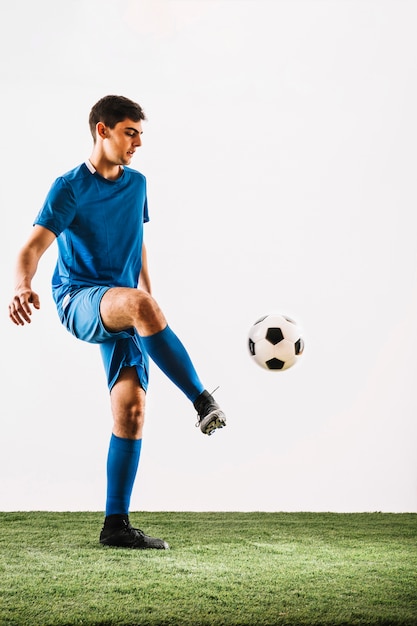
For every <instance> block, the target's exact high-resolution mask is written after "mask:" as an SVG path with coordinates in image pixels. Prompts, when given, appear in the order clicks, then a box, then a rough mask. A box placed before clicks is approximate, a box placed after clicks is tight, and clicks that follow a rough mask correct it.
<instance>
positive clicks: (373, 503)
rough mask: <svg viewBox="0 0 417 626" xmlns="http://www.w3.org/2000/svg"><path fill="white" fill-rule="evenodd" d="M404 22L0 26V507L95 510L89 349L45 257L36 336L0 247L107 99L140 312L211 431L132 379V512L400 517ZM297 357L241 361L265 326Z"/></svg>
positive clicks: (85, 14) (34, 20)
mask: <svg viewBox="0 0 417 626" xmlns="http://www.w3.org/2000/svg"><path fill="white" fill-rule="evenodd" d="M416 18H417V4H416V3H415V2H413V1H409V2H408V1H407V0H392V1H389V0H375V1H370V0H351V1H348V0H327V1H326V0H305V1H302V0H276V1H273V0H270V1H267V0H195V1H191V0H188V1H186V0H184V1H179V0H148V1H144V0H142V1H141V0H136V1H135V0H131V1H128V0H123V1H117V0H67V1H66V2H56V0H40V1H37V2H31V0H15V1H14V2H8V3H2V5H1V8H0V48H1V50H0V52H1V54H0V67H1V99H0V112H1V185H0V204H1V216H2V228H1V231H0V244H1V258H2V262H1V268H0V271H1V293H0V298H1V302H0V304H1V311H2V315H1V317H0V330H1V339H2V341H1V346H2V348H1V352H2V363H3V366H2V376H1V442H0V477H1V488H0V509H1V510H17V509H19V510H31V509H35V510H42V509H51V510H102V509H103V506H104V497H105V462H106V455H107V447H108V441H109V437H110V432H111V415H110V410H109V403H108V393H107V387H106V381H105V377H104V372H103V369H102V365H101V360H100V354H99V350H98V349H97V348H96V347H94V346H90V345H87V344H83V343H81V342H78V341H77V340H75V339H74V338H72V337H71V336H70V335H69V334H68V333H67V332H66V331H65V330H64V329H63V328H62V327H61V326H60V323H59V320H58V317H57V315H56V312H55V309H54V305H53V303H52V298H51V294H50V284H49V283H50V275H51V272H52V270H53V266H54V262H55V254H56V248H55V245H54V246H53V247H52V249H50V250H49V251H48V252H47V254H46V255H45V257H44V258H43V259H42V261H41V265H40V267H39V271H38V274H37V277H36V280H35V282H34V288H35V290H36V291H38V293H39V294H40V296H41V303H42V309H41V311H40V312H36V313H35V314H34V316H33V323H32V324H31V325H30V327H25V328H16V327H14V326H13V325H12V324H11V323H10V322H9V320H8V317H7V305H8V302H9V300H10V299H11V297H12V294H13V267H14V261H15V258H16V254H17V251H18V249H19V247H20V245H22V244H23V242H24V240H25V239H26V237H27V236H28V234H29V232H30V230H31V225H32V221H33V218H34V217H35V215H36V214H37V212H38V210H39V208H40V206H41V204H42V202H43V200H44V197H45V195H46V193H47V191H48V189H49V187H50V185H51V183H52V181H53V180H54V179H55V177H56V176H58V175H60V174H61V173H63V172H65V171H67V170H69V169H71V168H72V167H74V166H76V165H78V164H79V163H80V162H82V161H83V160H84V159H85V158H86V157H88V156H89V154H90V150H91V138H90V136H89V130H88V123H87V120H88V113H89V110H90V108H91V106H92V105H93V104H94V103H95V102H96V101H97V100H98V99H99V98H100V97H102V96H104V95H106V94H109V93H116V94H122V95H126V96H128V97H130V98H132V99H134V100H136V101H138V102H140V103H141V105H142V106H143V107H144V109H145V112H146V114H147V117H148V122H147V123H146V124H145V126H144V130H145V132H144V135H143V141H144V145H143V147H142V149H141V150H140V151H139V152H138V153H137V154H136V156H135V160H134V162H133V163H132V165H133V166H134V167H136V168H137V169H139V170H140V171H142V172H143V173H144V174H145V175H146V177H147V179H148V192H149V206H150V211H151V222H150V223H149V224H147V225H146V235H145V236H146V241H147V245H148V253H149V259H150V268H151V275H152V278H153V288H154V294H155V296H156V297H157V299H158V301H159V302H160V304H161V306H162V308H163V310H164V311H165V314H166V316H167V317H168V320H169V323H170V325H171V326H172V328H173V329H174V330H175V331H176V332H177V334H178V335H179V336H180V337H181V338H182V340H183V342H184V343H185V345H186V346H187V348H188V350H189V352H190V354H191V356H192V358H193V360H194V362H195V365H196V367H197V369H198V371H199V374H200V376H201V378H202V379H203V382H204V384H205V385H206V386H207V387H208V388H209V389H210V390H211V389H213V388H214V387H216V386H217V385H220V389H219V390H218V391H217V392H216V398H217V399H218V401H219V402H220V403H221V404H222V406H223V407H224V409H225V411H226V412H227V414H228V426H227V428H226V429H224V430H223V431H219V432H217V433H215V435H213V436H212V437H204V436H203V435H202V434H201V433H200V431H199V430H198V429H196V428H194V423H195V414H194V409H193V408H192V406H191V405H190V404H189V403H188V401H187V400H186V398H185V397H183V396H182V395H181V393H180V392H179V391H178V390H177V389H176V388H175V387H174V386H173V385H172V383H170V382H169V381H168V380H167V379H166V378H164V377H163V376H162V374H160V373H159V371H158V370H156V368H152V373H151V386H150V391H149V394H148V410H147V424H146V429H145V437H144V446H143V454H142V459H141V465H140V470H139V476H138V480H137V483H136V487H135V491H134V496H133V499H132V509H134V510H138V509H144V510H229V511H232V510H241V511H250V510H264V511H302V510H309V511H328V510H329V511H340V512H350V511H375V510H378V511H394V512H401V511H411V512H416V511H417V467H416V466H417V462H416V435H417V425H416V413H417V411H416V410H417V393H416V365H415V352H416V347H417V334H416V323H415V320H416V314H417V298H416V235H415V218H414V213H415V207H416V199H417V192H416V176H415V173H416V144H417V132H416V130H417V125H416V110H417V89H416V75H417V73H416V70H417V67H416V66H417V40H416V36H415V24H416ZM269 312H281V313H285V314H288V315H290V316H291V317H293V318H295V319H296V320H298V321H299V323H300V324H301V325H302V327H303V329H304V336H305V342H306V349H305V354H304V356H303V359H302V362H300V363H299V364H298V365H297V366H296V367H294V368H293V369H291V370H288V371H286V372H281V373H276V372H275V373H272V372H266V371H263V370H261V369H260V368H258V367H257V366H256V365H255V364H254V363H252V362H251V360H250V358H249V356H248V352H247V339H246V337H247V332H248V329H249V327H250V326H251V324H252V323H253V322H254V321H255V320H256V319H257V318H258V317H260V316H261V315H263V314H265V313H269Z"/></svg>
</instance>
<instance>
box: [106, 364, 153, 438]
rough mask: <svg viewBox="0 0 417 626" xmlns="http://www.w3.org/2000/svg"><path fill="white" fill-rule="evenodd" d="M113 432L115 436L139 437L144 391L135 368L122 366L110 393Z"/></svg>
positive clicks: (142, 418)
mask: <svg viewBox="0 0 417 626" xmlns="http://www.w3.org/2000/svg"><path fill="white" fill-rule="evenodd" d="M110 399H111V408H112V413H113V421H114V425H113V432H114V434H115V435H116V436H117V437H123V438H125V439H140V438H141V437H142V430H143V424H144V420H145V392H144V390H143V389H142V387H141V386H140V384H139V379H138V376H137V373H136V368H134V367H129V368H123V369H122V371H121V373H120V376H119V378H118V380H117V382H116V384H115V385H114V387H113V389H112V391H111V394H110Z"/></svg>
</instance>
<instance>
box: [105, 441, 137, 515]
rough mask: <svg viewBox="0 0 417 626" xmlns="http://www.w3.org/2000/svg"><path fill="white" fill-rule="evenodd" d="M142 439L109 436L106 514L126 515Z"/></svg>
mask: <svg viewBox="0 0 417 626" xmlns="http://www.w3.org/2000/svg"><path fill="white" fill-rule="evenodd" d="M141 448H142V439H123V438H122V437H116V435H113V434H112V436H111V439H110V446H109V453H108V457H107V500H106V516H107V515H116V514H119V515H128V513H129V506H130V496H131V495H132V489H133V483H134V482H135V478H136V472H137V469H138V465H139V458H140V451H141Z"/></svg>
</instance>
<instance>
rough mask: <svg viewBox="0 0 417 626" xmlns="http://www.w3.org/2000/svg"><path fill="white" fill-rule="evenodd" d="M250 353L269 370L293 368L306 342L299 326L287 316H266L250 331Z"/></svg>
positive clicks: (256, 361) (259, 363)
mask: <svg viewBox="0 0 417 626" xmlns="http://www.w3.org/2000/svg"><path fill="white" fill-rule="evenodd" d="M248 343H249V352H250V354H251V356H252V359H253V360H254V361H255V363H257V364H258V365H260V366H261V367H263V368H264V369H267V370H275V371H276V370H278V371H282V370H286V369H288V368H289V367H292V366H293V365H294V364H295V363H296V362H297V361H298V360H299V358H300V356H301V355H302V353H303V350H304V341H303V339H302V337H301V333H300V329H299V328H298V326H297V324H296V323H295V322H294V321H293V320H292V319H290V318H289V317H287V316H286V315H278V314H276V313H273V314H272V315H265V316H264V317H261V319H259V320H258V321H257V322H255V323H254V325H253V326H252V328H251V329H250V331H249V341H248Z"/></svg>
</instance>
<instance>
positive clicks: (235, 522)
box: [0, 512, 417, 626]
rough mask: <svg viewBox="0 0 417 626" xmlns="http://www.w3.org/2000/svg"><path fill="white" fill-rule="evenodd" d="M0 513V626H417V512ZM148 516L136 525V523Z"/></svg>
mask: <svg viewBox="0 0 417 626" xmlns="http://www.w3.org/2000/svg"><path fill="white" fill-rule="evenodd" d="M131 519H132V522H133V524H134V525H137V526H139V527H142V528H143V529H144V530H145V532H148V533H149V534H153V535H155V536H159V537H162V538H164V539H166V540H167V541H168V542H169V543H170V545H171V550H169V551H133V550H132V551H130V550H120V549H111V548H103V547H101V546H100V545H99V543H98V533H99V531H100V527H101V523H102V515H101V514H99V513H46V512H42V513H0V625H1V626H5V625H6V624H7V625H8V626H12V625H19V626H20V625H26V624H28V625H29V624H30V625H31V626H52V625H58V624H59V625H73V624H83V625H88V626H90V625H97V626H98V625H101V626H105V625H108V626H110V625H112V626H113V625H124V626H128V625H129V626H133V625H141V626H146V625H158V626H168V625H169V626H171V625H172V626H176V625H181V626H189V625H194V626H198V625H201V626H203V625H204V626H206V625H207V626H208V625H225V626H226V625H230V626H232V625H241V626H243V625H245V626H263V625H265V626H266V625H268V626H272V625H278V624H291V625H300V626H301V625H304V624H306V625H307V624H308V625H310V624H311V625H312V624H317V625H319V624H320V625H331V626H338V625H341V624H345V625H348V624H378V625H379V626H383V625H386V626H388V625H389V626H391V625H392V626H395V625H400V624H401V625H406V624H407V625H417V542H416V540H417V515H416V514H398V515H396V514H381V513H372V514H331V513H328V514H322V513H168V512H164V513H141V514H140V515H139V514H132V515H131ZM139 520H140V521H139Z"/></svg>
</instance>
